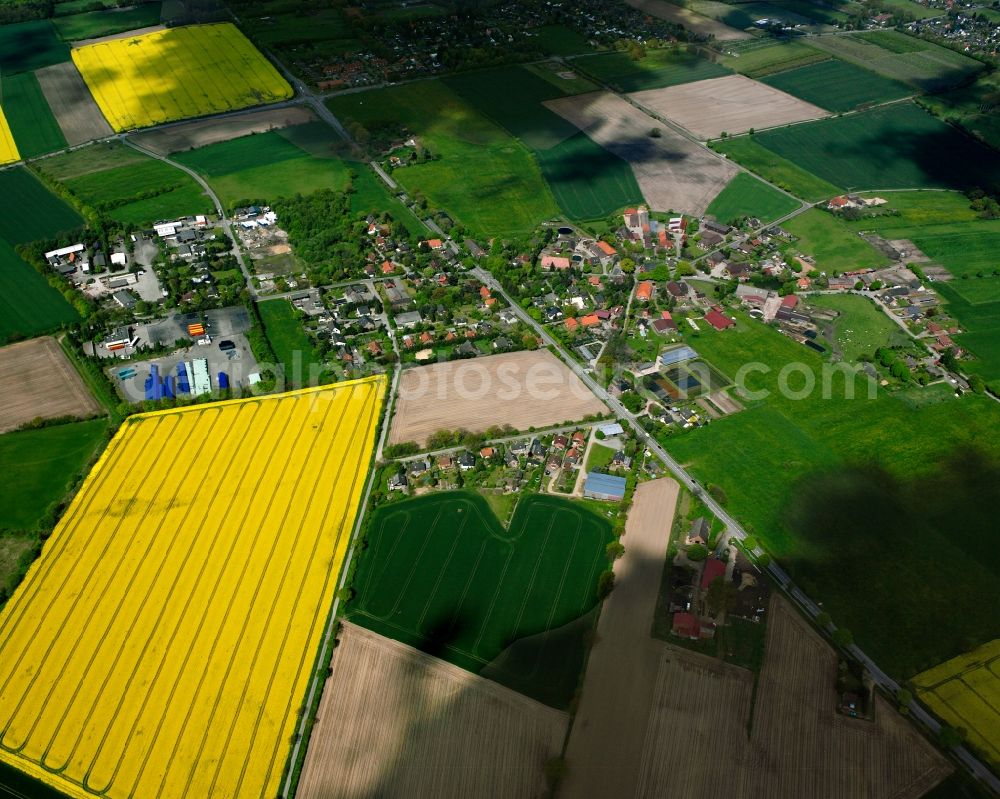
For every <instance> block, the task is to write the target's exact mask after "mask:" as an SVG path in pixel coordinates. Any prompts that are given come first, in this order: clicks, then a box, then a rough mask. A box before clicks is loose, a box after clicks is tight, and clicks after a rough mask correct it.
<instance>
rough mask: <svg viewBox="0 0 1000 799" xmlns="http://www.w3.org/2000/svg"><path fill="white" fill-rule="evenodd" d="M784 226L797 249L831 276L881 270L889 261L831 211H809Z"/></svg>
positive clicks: (816, 209)
mask: <svg viewBox="0 0 1000 799" xmlns="http://www.w3.org/2000/svg"><path fill="white" fill-rule="evenodd" d="M782 227H783V228H784V229H785V230H787V231H788V232H789V233H791V234H792V235H793V236H795V237H796V238H797V239H798V241H796V242H795V246H796V247H797V248H798V249H800V250H802V252H804V253H805V254H806V255H812V256H813V257H814V258H815V259H816V267H817V268H818V269H819V270H820V271H821V272H829V273H831V274H834V273H837V274H839V273H840V272H849V271H851V270H852V269H865V268H868V267H873V268H878V267H882V266H888V265H889V259H888V258H887V257H886V256H885V255H883V254H882V253H881V252H879V251H878V250H876V249H875V248H874V247H872V246H871V245H870V244H869V243H868V242H867V241H865V240H864V239H863V238H861V236H859V235H858V233H857V232H856V231H855V230H854V229H853V228H851V227H849V226H848V225H846V224H844V222H843V221H842V220H841V219H839V218H838V217H836V216H834V215H833V214H831V213H830V212H829V211H824V210H821V209H819V208H810V209H809V210H808V211H806V212H805V213H802V214H799V215H798V216H797V217H795V218H794V219H789V220H788V221H787V222H785V223H784V224H783V225H782Z"/></svg>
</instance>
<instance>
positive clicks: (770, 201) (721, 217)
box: [706, 172, 799, 224]
mask: <svg viewBox="0 0 1000 799" xmlns="http://www.w3.org/2000/svg"><path fill="white" fill-rule="evenodd" d="M798 207H799V203H798V201H797V200H795V199H793V198H792V197H789V196H788V195H787V194H782V193H781V192H780V191H778V190H777V189H775V188H772V187H771V186H768V185H767V184H766V183H764V182H762V181H760V180H757V178H755V177H754V176H753V175H748V174H747V173H746V172H740V173H739V174H738V175H736V177H734V178H733V179H732V180H731V181H729V184H728V185H727V186H726V188H724V189H723V190H722V192H721V193H720V194H719V195H718V196H717V197H716V198H715V199H714V200H712V202H711V204H710V205H709V206H708V209H707V211H706V213H708V214H711V215H712V216H714V217H715V218H716V219H717V220H718V221H719V222H723V223H725V224H729V223H730V222H733V221H735V220H737V219H740V218H742V217H745V216H755V217H757V218H758V219H760V220H762V221H764V222H769V221H771V220H773V219H777V218H778V217H781V216H784V215H785V214H789V213H791V212H792V211H794V210H795V209H796V208H798Z"/></svg>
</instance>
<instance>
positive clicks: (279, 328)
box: [257, 300, 320, 389]
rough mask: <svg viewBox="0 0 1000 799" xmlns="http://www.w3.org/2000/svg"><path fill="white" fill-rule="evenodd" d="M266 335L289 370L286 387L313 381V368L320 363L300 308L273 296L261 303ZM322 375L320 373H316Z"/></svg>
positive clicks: (281, 362)
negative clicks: (307, 334) (304, 325)
mask: <svg viewBox="0 0 1000 799" xmlns="http://www.w3.org/2000/svg"><path fill="white" fill-rule="evenodd" d="M257 308H258V310H259V311H260V318H261V321H262V322H263V323H264V335H266V336H267V340H268V341H269V342H271V349H272V350H274V354H275V356H277V358H278V363H280V364H281V365H282V366H283V367H284V370H285V387H286V388H289V389H290V388H302V387H304V386H307V385H311V382H310V369H311V368H312V367H314V366H315V365H318V364H319V363H320V361H319V358H318V356H317V355H316V353H315V351H314V350H313V347H312V342H310V341H309V338H308V336H306V334H305V330H303V329H302V322H301V321H299V318H298V316H297V315H296V310H295V308H294V307H293V306H292V304H291V303H290V302H289V301H288V300H270V301H268V302H261V303H258V305H257ZM318 376H319V375H318V374H317V375H316V377H318Z"/></svg>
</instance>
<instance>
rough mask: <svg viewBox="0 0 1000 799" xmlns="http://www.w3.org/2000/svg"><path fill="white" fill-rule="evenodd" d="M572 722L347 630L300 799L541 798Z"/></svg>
mask: <svg viewBox="0 0 1000 799" xmlns="http://www.w3.org/2000/svg"><path fill="white" fill-rule="evenodd" d="M568 723H569V719H568V717H567V715H566V714H565V713H562V712H560V711H557V710H552V709H551V708H548V707H545V706H544V705H541V704H539V703H537V702H535V701H533V700H531V699H527V698H526V697H523V696H521V695H520V694H516V693H514V692H513V691H510V690H508V689H507V688H503V687H502V686H500V685H497V684H496V683H494V682H491V681H490V680H484V679H483V678H482V677H477V676H476V675H474V674H470V673H469V672H467V671H465V670H463V669H460V668H458V667H457V666H452V665H451V664H449V663H445V662H444V661H441V660H438V659H436V658H433V657H430V656H429V655H425V654H423V653H422V652H418V651H417V650H415V649H412V648H411V647H408V646H406V645H405V644H401V643H397V642H396V641H392V640H390V639H388V638H383V637H382V636H380V635H376V634H375V633H372V632H369V631H368V630H365V629H363V628H361V627H357V626H355V625H353V624H351V623H350V622H344V623H343V624H342V627H341V633H340V641H339V644H338V646H337V649H336V650H335V652H334V655H333V661H332V664H331V669H330V678H329V680H328V681H327V685H326V689H325V691H324V692H323V699H322V703H321V704H320V708H319V721H318V722H317V724H316V726H315V728H314V729H313V732H312V737H311V740H310V746H309V751H308V754H307V755H306V762H305V766H304V768H303V770H302V777H301V780H300V781H299V787H298V792H297V794H296V795H297V796H299V797H301V799H366V798H367V797H372V796H381V797H404V796H405V797H413V799H423V797H428V798H430V797H435V798H436V797H442V796H455V797H458V796H495V797H529V796H544V795H545V793H546V783H545V775H544V770H545V764H546V762H547V761H549V760H550V759H552V758H554V757H558V756H559V753H560V751H561V749H562V742H563V737H564V736H565V734H566V728H567V726H568Z"/></svg>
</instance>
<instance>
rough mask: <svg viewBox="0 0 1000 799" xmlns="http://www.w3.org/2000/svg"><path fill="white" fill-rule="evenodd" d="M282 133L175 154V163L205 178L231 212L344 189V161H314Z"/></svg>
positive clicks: (315, 123)
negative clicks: (246, 204) (251, 203)
mask: <svg viewBox="0 0 1000 799" xmlns="http://www.w3.org/2000/svg"><path fill="white" fill-rule="evenodd" d="M309 126H318V127H319V128H320V129H322V130H324V131H326V133H327V134H328V135H329V136H333V131H332V130H331V129H330V128H329V126H327V125H326V124H325V123H323V122H313V123H309ZM284 134H285V130H280V131H269V132H267V133H257V134H254V135H251V136H244V137H242V138H239V139H231V140H230V141H225V142H219V143H218V144H210V145H208V146H207V147H200V148H198V149H197V150H191V151H188V152H185V153H177V154H176V155H174V159H175V160H177V161H178V162H180V163H182V164H184V165H185V166H188V167H191V168H192V169H194V170H195V171H196V172H198V173H199V174H200V175H201V176H202V177H204V178H205V179H206V180H207V181H208V183H209V185H211V187H212V188H213V189H214V190H215V193H216V194H218V195H219V199H220V200H222V203H223V205H225V206H226V207H230V208H231V207H234V206H235V205H237V204H239V203H240V201H242V200H256V201H261V202H266V203H270V202H274V201H275V200H277V199H279V198H281V197H293V196H294V195H296V194H311V193H313V192H314V191H319V190H320V189H334V190H336V191H342V190H343V189H345V188H346V187H347V184H348V180H349V178H348V172H349V169H348V167H347V165H346V164H345V163H344V162H343V161H340V160H339V159H336V158H333V157H330V158H317V157H316V156H313V155H311V154H309V153H308V152H306V151H305V150H303V149H300V148H299V147H297V146H296V145H295V144H293V143H292V142H291V141H289V139H288V137H287V136H286V135H284Z"/></svg>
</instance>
